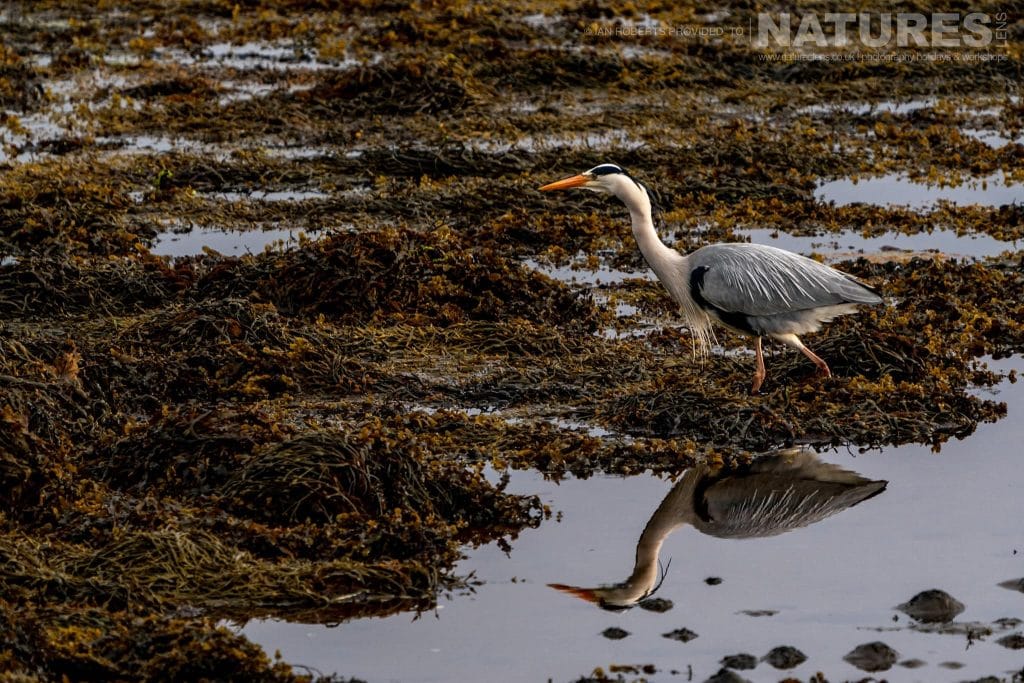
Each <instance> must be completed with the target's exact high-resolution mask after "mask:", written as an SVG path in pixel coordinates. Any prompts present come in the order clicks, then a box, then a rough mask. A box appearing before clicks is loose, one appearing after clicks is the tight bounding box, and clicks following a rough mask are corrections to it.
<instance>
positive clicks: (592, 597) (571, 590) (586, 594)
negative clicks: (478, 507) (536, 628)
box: [541, 176, 601, 604]
mask: <svg viewBox="0 0 1024 683" xmlns="http://www.w3.org/2000/svg"><path fill="white" fill-rule="evenodd" d="M576 177H577V178H579V177H582V176H576ZM567 180H572V178H567ZM560 182H565V181H560ZM556 184H557V183H556ZM541 189H544V188H541ZM556 189H557V188H556ZM548 588H554V589H555V590H556V591H562V592H563V593H568V594H569V595H575V596H576V597H577V598H581V599H583V600H586V601H587V602H592V603H594V604H597V603H599V602H601V598H599V597H598V595H597V592H596V591H595V590H594V589H593V588H580V587H579V586H566V585H565V584H564V583H549V584H548Z"/></svg>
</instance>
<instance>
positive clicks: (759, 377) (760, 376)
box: [750, 337, 768, 394]
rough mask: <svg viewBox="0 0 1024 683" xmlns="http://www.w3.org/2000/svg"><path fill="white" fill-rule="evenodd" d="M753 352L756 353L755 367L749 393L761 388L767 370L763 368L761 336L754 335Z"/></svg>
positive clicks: (754, 392)
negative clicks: (752, 384) (752, 383)
mask: <svg viewBox="0 0 1024 683" xmlns="http://www.w3.org/2000/svg"><path fill="white" fill-rule="evenodd" d="M754 353H756V354H757V367H756V368H754V386H753V387H751V389H750V393H752V394H756V393H757V392H758V391H760V389H761V384H762V383H763V382H764V378H765V376H767V374H768V373H767V372H765V369H764V352H763V351H762V350H761V337H756V338H755V341H754Z"/></svg>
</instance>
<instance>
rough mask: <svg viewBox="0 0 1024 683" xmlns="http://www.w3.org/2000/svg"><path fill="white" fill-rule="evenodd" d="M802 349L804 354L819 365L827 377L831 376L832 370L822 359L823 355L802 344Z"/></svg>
mask: <svg viewBox="0 0 1024 683" xmlns="http://www.w3.org/2000/svg"><path fill="white" fill-rule="evenodd" d="M800 350H801V351H803V354H804V355H805V356H807V357H808V358H810V359H811V362H812V363H814V364H815V365H817V366H818V371H819V372H820V373H821V374H822V375H824V376H825V377H831V376H832V371H831V370H829V369H828V363H826V362H825V361H823V360H822V359H821V356H819V355H818V354H816V353H814V352H813V351H811V350H810V349H809V348H807V347H806V346H801V347H800Z"/></svg>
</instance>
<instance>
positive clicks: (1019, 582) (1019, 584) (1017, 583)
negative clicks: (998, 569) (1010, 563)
mask: <svg viewBox="0 0 1024 683" xmlns="http://www.w3.org/2000/svg"><path fill="white" fill-rule="evenodd" d="M999 585H1000V586H1002V587H1003V588H1009V589H1010V590H1012V591H1020V592H1021V593H1024V578H1020V579H1010V580H1009V581H1003V582H1002V583H1001V584H999Z"/></svg>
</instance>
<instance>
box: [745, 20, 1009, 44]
mask: <svg viewBox="0 0 1024 683" xmlns="http://www.w3.org/2000/svg"><path fill="white" fill-rule="evenodd" d="M1007 19H1008V15H1007V14H1006V13H1005V12H997V13H995V14H991V15H990V14H987V13H984V12H970V13H967V14H960V13H958V12H933V13H931V14H922V13H918V12H822V13H804V14H797V15H794V14H791V13H788V12H782V13H779V14H770V13H765V12H761V13H759V14H758V15H757V24H756V25H754V26H751V33H752V35H751V38H752V45H753V46H754V47H756V48H761V49H778V48H783V49H789V48H797V49H799V48H804V47H807V48H825V49H827V48H844V47H855V46H856V47H865V48H872V49H886V48H889V49H892V48H914V47H920V48H984V47H989V46H992V45H993V44H994V43H996V42H997V41H1005V40H1006V39H1007V37H1008V33H1009V29H1008V24H1007Z"/></svg>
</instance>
